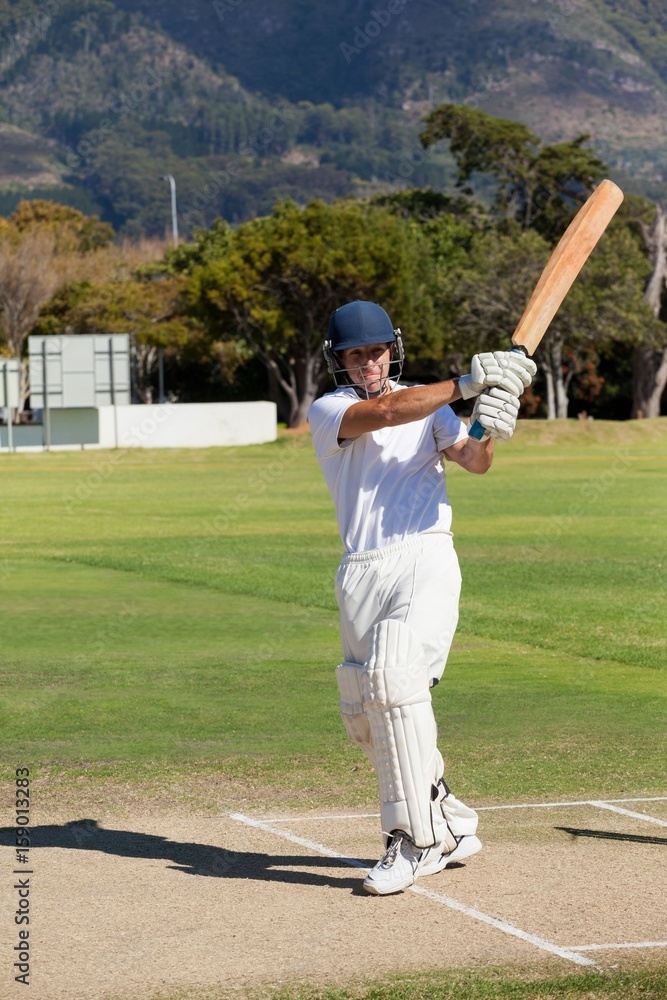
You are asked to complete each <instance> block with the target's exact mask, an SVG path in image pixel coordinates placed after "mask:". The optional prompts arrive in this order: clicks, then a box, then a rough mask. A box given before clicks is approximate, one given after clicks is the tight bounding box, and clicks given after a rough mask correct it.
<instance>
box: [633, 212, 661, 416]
mask: <svg viewBox="0 0 667 1000" xmlns="http://www.w3.org/2000/svg"><path fill="white" fill-rule="evenodd" d="M631 207H634V221H635V223H636V225H637V228H638V230H639V233H640V235H641V238H642V243H643V245H644V248H645V250H646V253H647V256H648V259H649V261H650V264H651V272H650V275H649V277H648V280H647V282H646V289H645V292H644V299H645V301H646V304H647V306H648V307H649V308H650V310H651V312H652V314H653V316H654V317H655V319H656V323H655V325H654V331H655V335H654V336H653V337H650V336H649V337H647V338H646V340H645V341H644V343H642V344H638V345H637V346H636V347H635V349H634V354H633V359H632V416H633V417H635V418H639V417H659V416H660V401H661V399H662V396H663V393H664V391H665V386H666V385H667V328H665V325H664V322H662V323H658V322H657V321H659V320H661V319H662V320H665V319H667V302H666V293H667V248H666V246H665V213H664V212H663V210H662V207H661V206H660V205H656V206H655V218H654V220H653V224H652V225H650V224H649V221H648V218H647V216H648V206H647V205H646V204H643V205H642V204H641V203H639V202H638V201H637V200H635V201H634V202H633V203H631Z"/></svg>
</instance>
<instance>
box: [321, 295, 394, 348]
mask: <svg viewBox="0 0 667 1000" xmlns="http://www.w3.org/2000/svg"><path fill="white" fill-rule="evenodd" d="M328 339H329V343H330V345H331V350H332V351H344V350H346V349H347V348H348V347H361V346H362V345H364V344H389V343H393V342H394V341H395V340H396V334H395V333H394V324H393V323H392V321H391V320H390V319H389V316H388V315H387V313H386V312H385V311H384V309H383V308H382V306H379V305H378V304H377V302H364V301H363V300H362V299H357V300H356V301H355V302H348V303H347V305H344V306H341V307H340V309H336V311H335V312H334V314H333V316H332V317H331V321H330V322H329V338H328Z"/></svg>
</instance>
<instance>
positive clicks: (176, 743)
mask: <svg viewBox="0 0 667 1000" xmlns="http://www.w3.org/2000/svg"><path fill="white" fill-rule="evenodd" d="M666 453H667V421H664V420H663V421H647V422H643V423H628V424H601V423H600V424H587V425H584V426H581V425H579V424H577V423H575V422H573V421H571V422H569V423H567V424H560V425H558V426H555V425H554V426H551V425H546V424H543V423H532V424H531V423H526V424H524V425H522V426H521V429H520V433H519V434H518V435H517V438H515V440H513V441H512V442H510V443H509V444H507V445H505V446H500V447H498V448H497V458H496V462H495V464H494V467H493V469H492V471H491V472H490V473H489V474H488V475H487V476H484V477H477V476H471V475H469V474H467V473H465V472H464V471H463V470H461V469H459V468H458V467H452V468H450V469H449V470H448V476H449V488H450V494H451V498H452V503H453V507H454V530H455V539H456V545H457V549H458V552H459V558H460V561H461V565H462V570H463V578H464V590H463V597H462V607H461V619H460V627H459V632H458V633H457V638H456V641H455V647H454V650H453V652H452V655H451V658H450V662H449V664H448V667H447V671H446V673H445V677H444V680H443V683H442V684H441V685H440V686H439V688H438V689H437V690H436V692H435V695H434V702H435V709H436V714H437V716H438V720H439V723H440V727H441V732H442V744H443V751H444V754H445V758H446V760H447V763H448V768H449V775H450V778H451V780H452V782H453V783H454V784H455V786H456V788H457V789H458V790H459V791H460V793H461V794H462V795H465V796H466V797H467V798H469V799H471V800H475V801H478V802H481V801H482V800H484V801H488V802H492V801H524V800H530V799H534V798H536V797H538V798H539V797H543V796H545V795H548V796H563V795H566V796H575V797H580V796H582V795H586V796H593V795H595V796H599V795H602V794H604V795H612V794H613V795H619V796H621V795H624V794H636V795H640V794H647V795H649V794H658V793H660V792H664V761H665V759H666V750H667V740H666V726H665V718H666V712H665V707H666V706H665V696H666V694H667V671H666V670H665V663H666V656H665V653H666V647H667V626H666V622H667V596H666V593H665V586H664V584H665V562H666V558H667V544H666V543H667V517H666V516H665V515H666V514H667V502H666V501H667V476H666V474H665V473H666V471H667V470H666V465H665V454H666ZM0 470H1V472H2V476H3V483H4V489H3V501H4V502H3V503H2V507H1V508H0V519H1V520H2V539H3V543H2V556H1V559H2V561H1V562H0V586H1V593H2V606H3V625H2V636H1V640H0V641H1V646H0V651H1V665H0V671H1V680H2V703H1V704H2V717H1V719H0V722H1V727H0V731H1V732H2V740H3V753H2V757H3V760H4V761H5V762H6V764H7V765H8V766H14V762H15V761H20V762H24V761H25V762H27V763H29V764H30V766H31V767H33V768H35V769H36V770H37V771H39V770H40V769H43V770H44V769H48V770H49V771H50V772H53V773H55V772H60V773H62V775H63V779H64V778H65V777H66V776H67V775H68V774H75V773H77V772H80V771H81V769H82V765H85V773H86V774H87V775H89V776H90V777H91V778H93V779H94V780H108V779H109V778H113V779H114V780H122V781H130V782H132V781H145V780H150V779H157V778H159V777H160V776H165V775H169V776H171V777H174V776H178V774H180V773H182V772H183V771H184V770H187V772H188V773H189V774H193V773H195V774H197V773H198V774H201V775H202V776H206V775H207V774H210V773H212V772H215V773H223V774H226V775H229V776H231V777H233V778H235V779H238V780H241V781H248V782H253V783H260V784H267V785H273V786H274V787H275V789H276V793H278V791H280V793H281V795H282V796H283V797H284V801H285V802H286V803H288V802H289V801H290V798H289V793H290V790H291V792H293V798H294V801H297V800H299V801H304V798H307V799H308V800H310V801H312V802H313V803H320V804H324V803H325V802H330V801H332V800H338V801H342V800H344V801H345V802H346V803H347V804H348V805H356V804H358V803H360V802H363V801H373V798H374V779H373V776H372V774H371V773H370V770H369V768H368V767H367V766H366V763H365V760H364V758H363V757H362V756H361V755H360V754H359V753H358V751H357V750H356V749H355V748H354V747H353V746H352V745H351V744H349V743H348V741H347V738H346V737H345V735H344V731H343V729H342V726H341V724H340V720H339V718H338V714H337V700H338V699H337V689H336V685H335V679H334V672H333V668H334V666H335V664H336V663H337V662H338V660H339V646H338V633H337V620H336V612H335V604H334V599H333V588H332V580H333V575H334V572H335V568H336V565H337V562H338V559H339V555H340V542H339V539H338V535H337V532H336V527H335V521H334V517H333V509H332V505H331V502H330V499H329V496H328V493H327V492H326V489H325V487H324V484H323V481H322V479H321V476H320V473H319V470H318V468H317V465H316V462H315V460H314V457H313V453H312V449H311V446H310V441H309V438H308V436H307V435H301V436H283V437H282V438H281V440H279V441H278V442H276V443H274V444H271V445H266V446H261V447H251V448H237V449H213V450H202V451H163V452H159V451H152V452H145V453H144V452H127V453H121V452H118V453H93V452H83V453H73V452H67V453H51V454H47V455H42V454H37V455H35V454H33V455H29V454H23V455H4V456H2V458H0ZM285 796H286V797H285Z"/></svg>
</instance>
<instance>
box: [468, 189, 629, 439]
mask: <svg viewBox="0 0 667 1000" xmlns="http://www.w3.org/2000/svg"><path fill="white" fill-rule="evenodd" d="M622 201H623V192H622V191H621V189H620V188H619V187H617V185H616V184H614V182H613V181H608V180H605V181H602V183H601V184H599V185H598V187H596V189H595V191H594V192H593V194H592V195H591V196H590V198H588V199H587V201H586V202H585V203H584V204H583V205H582V206H581V208H580V209H579V211H578V212H577V214H576V215H575V217H574V219H573V220H572V222H571V223H570V225H569V226H568V227H567V229H566V230H565V232H564V234H563V236H562V237H561V239H560V242H559V244H558V246H557V247H556V249H555V250H554V252H553V253H552V255H551V257H550V258H549V261H548V263H547V266H546V267H545V268H544V270H543V271H542V274H541V275H540V279H539V281H538V282H537V285H536V286H535V291H534V292H533V294H532V295H531V297H530V301H529V302H528V305H527V306H526V308H525V310H524V313H523V316H522V317H521V319H520V320H519V322H518V323H517V326H516V329H515V331H514V333H513V334H512V343H513V345H514V347H513V348H512V350H514V351H521V352H522V353H524V354H527V355H528V356H530V355H532V354H534V353H535V351H536V349H537V346H538V344H539V343H540V341H541V340H542V337H543V336H544V334H545V333H546V332H547V329H548V327H549V324H550V323H551V320H552V319H553V318H554V316H555V315H556V312H557V311H558V308H559V306H560V304H561V302H562V301H563V299H564V298H565V296H566V295H567V293H568V292H569V290H570V288H571V287H572V285H573V283H574V279H575V278H576V277H577V275H578V274H579V272H580V271H581V269H582V267H583V266H584V264H585V263H586V261H587V260H588V258H589V256H590V254H591V252H592V251H593V248H594V247H595V245H596V243H597V242H598V240H599V239H600V237H601V236H602V234H603V232H604V231H605V229H606V228H607V226H608V225H609V223H610V222H611V220H612V218H613V217H614V215H615V214H616V211H617V209H618V208H619V206H620V204H621V202H622ZM483 433H484V428H483V427H482V425H481V424H480V423H479V421H478V420H476V421H475V422H474V424H473V425H472V427H471V428H470V430H469V434H470V436H471V437H474V438H477V440H479V439H480V438H481V437H482V435H483Z"/></svg>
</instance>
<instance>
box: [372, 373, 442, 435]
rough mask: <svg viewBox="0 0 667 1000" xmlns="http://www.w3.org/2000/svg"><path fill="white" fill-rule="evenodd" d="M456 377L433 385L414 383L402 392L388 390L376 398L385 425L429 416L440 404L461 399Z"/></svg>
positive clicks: (389, 425) (393, 425) (388, 425)
mask: <svg viewBox="0 0 667 1000" xmlns="http://www.w3.org/2000/svg"><path fill="white" fill-rule="evenodd" d="M458 381H459V380H458V379H457V378H455V379H449V380H448V381H447V382H435V383H434V384H433V385H416V386H412V387H411V388H410V389H405V390H404V391H403V392H389V393H387V395H386V396H381V397H380V398H379V399H378V403H379V410H380V412H382V413H383V416H384V418H385V422H386V426H387V427H396V426H398V425H399V424H409V423H410V422H411V421H413V420H423V419H424V417H429V416H430V415H431V414H432V413H435V411H436V410H439V409H440V407H441V406H446V405H447V404H448V403H453V402H454V401H455V400H457V399H461V392H460V390H459V386H458Z"/></svg>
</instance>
